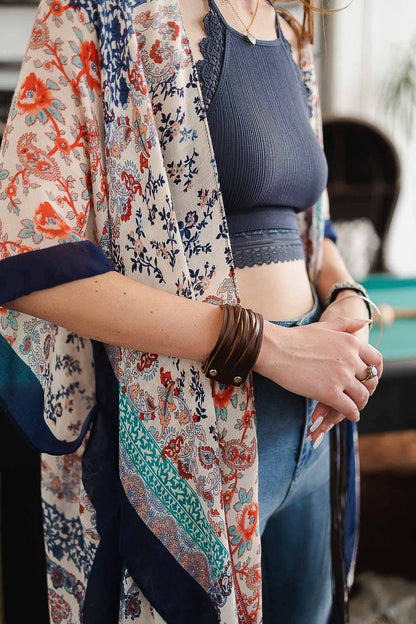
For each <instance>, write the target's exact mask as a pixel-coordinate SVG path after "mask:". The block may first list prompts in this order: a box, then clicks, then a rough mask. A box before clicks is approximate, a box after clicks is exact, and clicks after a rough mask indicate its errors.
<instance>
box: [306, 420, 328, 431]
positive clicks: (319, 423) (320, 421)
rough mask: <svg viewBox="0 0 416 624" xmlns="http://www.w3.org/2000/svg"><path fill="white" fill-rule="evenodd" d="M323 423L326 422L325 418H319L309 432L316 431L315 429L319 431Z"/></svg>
mask: <svg viewBox="0 0 416 624" xmlns="http://www.w3.org/2000/svg"><path fill="white" fill-rule="evenodd" d="M323 422H324V417H323V416H318V418H317V419H316V420H315V422H314V423H313V425H311V426H310V427H309V431H315V429H318V427H319V425H321V424H322V423H323Z"/></svg>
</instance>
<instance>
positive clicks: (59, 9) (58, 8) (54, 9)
mask: <svg viewBox="0 0 416 624" xmlns="http://www.w3.org/2000/svg"><path fill="white" fill-rule="evenodd" d="M63 12H64V9H63V6H62V3H61V2H59V0H55V2H52V4H51V13H53V14H54V15H62V13H63Z"/></svg>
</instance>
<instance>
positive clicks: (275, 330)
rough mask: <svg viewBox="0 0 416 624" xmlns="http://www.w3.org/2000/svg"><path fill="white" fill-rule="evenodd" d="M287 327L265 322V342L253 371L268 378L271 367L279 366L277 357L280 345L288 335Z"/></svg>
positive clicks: (262, 344)
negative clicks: (286, 334)
mask: <svg viewBox="0 0 416 624" xmlns="http://www.w3.org/2000/svg"><path fill="white" fill-rule="evenodd" d="M286 329H287V328H286V327H282V326H280V325H275V324H274V323H270V321H266V320H265V321H264V327H263V340H262V343H261V347H260V351H259V355H258V358H257V360H256V362H255V364H254V366H253V368H252V370H253V371H254V372H256V373H259V374H260V375H263V376H264V377H268V374H267V371H268V370H270V365H271V363H273V366H275V365H276V366H277V365H278V363H277V362H276V355H277V353H278V351H279V344H280V343H281V341H282V339H283V338H284V336H285V333H286Z"/></svg>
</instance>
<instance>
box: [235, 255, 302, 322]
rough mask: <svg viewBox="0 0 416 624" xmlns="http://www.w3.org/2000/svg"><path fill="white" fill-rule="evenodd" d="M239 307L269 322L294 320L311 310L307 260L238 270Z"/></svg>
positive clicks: (236, 270)
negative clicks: (256, 313) (259, 315)
mask: <svg viewBox="0 0 416 624" xmlns="http://www.w3.org/2000/svg"><path fill="white" fill-rule="evenodd" d="M235 272H236V279H237V286H238V291H239V295H240V304H241V305H242V306H244V307H246V308H251V309H252V310H254V311H256V312H260V313H261V314H262V315H263V317H264V318H265V319H266V320H275V321H278V320H280V321H281V320H291V319H295V318H299V317H300V316H302V315H303V314H305V313H306V312H309V310H311V309H312V306H313V294H312V290H311V284H310V281H309V277H308V273H307V270H306V264H305V261H304V260H291V261H289V262H275V263H271V264H261V265H255V266H252V267H244V268H236V269H235Z"/></svg>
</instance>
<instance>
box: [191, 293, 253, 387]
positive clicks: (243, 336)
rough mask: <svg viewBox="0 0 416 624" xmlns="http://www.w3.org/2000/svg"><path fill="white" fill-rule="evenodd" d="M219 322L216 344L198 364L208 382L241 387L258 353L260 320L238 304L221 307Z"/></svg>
mask: <svg viewBox="0 0 416 624" xmlns="http://www.w3.org/2000/svg"><path fill="white" fill-rule="evenodd" d="M220 308H222V309H223V320H222V326H221V331H220V334H219V336H218V339H217V342H216V343H215V346H214V348H213V349H212V351H211V353H210V354H209V356H208V357H207V358H206V360H205V361H204V362H203V364H202V371H203V372H204V374H205V375H206V377H208V378H209V379H215V380H217V381H220V382H221V383H223V384H226V385H233V386H241V384H242V383H244V381H245V380H246V378H247V375H248V374H249V372H250V370H251V369H252V368H253V366H254V364H255V363H256V360H257V358H258V356H259V353H260V348H261V344H262V339H263V327H264V319H263V316H262V315H261V314H259V313H258V312H253V310H250V309H249V308H243V307H242V306H240V305H239V304H229V303H221V304H220Z"/></svg>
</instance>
